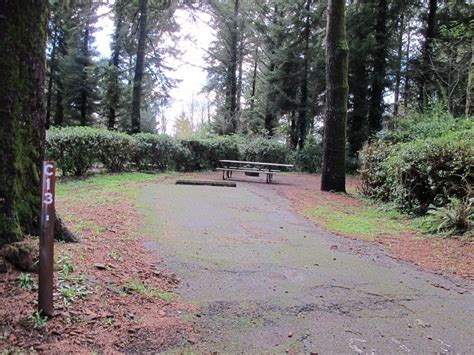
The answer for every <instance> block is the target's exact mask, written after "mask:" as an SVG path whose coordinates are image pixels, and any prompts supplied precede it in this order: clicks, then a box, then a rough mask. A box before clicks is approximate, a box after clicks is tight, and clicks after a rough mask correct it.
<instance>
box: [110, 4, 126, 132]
mask: <svg viewBox="0 0 474 355" xmlns="http://www.w3.org/2000/svg"><path fill="white" fill-rule="evenodd" d="M116 6H117V20H116V23H115V32H114V39H113V51H112V57H111V58H110V63H109V66H111V67H112V68H110V69H112V75H113V78H112V80H113V83H110V85H111V86H112V87H111V88H109V90H111V96H110V101H109V110H108V111H109V112H108V122H107V128H108V129H115V124H116V121H117V119H116V116H117V113H116V111H117V105H118V101H119V93H118V88H119V86H120V83H119V75H118V72H119V63H120V51H121V46H120V44H121V42H120V34H121V32H122V25H123V18H122V17H123V15H122V11H121V9H120V8H119V6H121V4H119V5H116Z"/></svg>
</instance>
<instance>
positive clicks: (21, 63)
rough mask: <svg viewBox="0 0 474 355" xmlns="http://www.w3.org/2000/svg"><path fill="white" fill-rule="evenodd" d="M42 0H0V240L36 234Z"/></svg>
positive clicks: (44, 16) (41, 129) (42, 109)
mask: <svg viewBox="0 0 474 355" xmlns="http://www.w3.org/2000/svg"><path fill="white" fill-rule="evenodd" d="M47 19H48V11H47V1H43V0H31V1H7V0H0V33H1V34H2V35H1V36H2V37H1V40H0V53H2V59H1V60H0V112H1V120H0V147H1V149H2V154H0V245H1V244H6V243H11V242H14V241H16V240H19V239H20V238H21V236H22V235H24V234H38V231H39V206H40V189H39V185H40V184H39V175H40V163H41V160H42V158H43V153H42V149H43V146H44V138H45V118H46V116H45V113H46V112H45V105H44V101H43V98H44V74H45V46H46V23H47Z"/></svg>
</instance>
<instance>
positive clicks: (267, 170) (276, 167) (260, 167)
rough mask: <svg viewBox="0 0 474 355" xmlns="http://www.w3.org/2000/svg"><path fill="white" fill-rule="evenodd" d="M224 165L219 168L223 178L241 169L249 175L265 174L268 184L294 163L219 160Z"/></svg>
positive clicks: (229, 176) (227, 177)
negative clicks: (275, 175)
mask: <svg viewBox="0 0 474 355" xmlns="http://www.w3.org/2000/svg"><path fill="white" fill-rule="evenodd" d="M219 162H220V163H221V165H222V167H221V168H217V170H222V180H226V179H230V178H232V173H233V172H234V171H241V172H243V173H244V174H245V175H247V176H260V174H265V175H266V179H267V184H269V183H271V182H272V181H273V175H274V174H276V173H278V172H280V171H281V170H280V169H281V168H292V167H293V165H292V164H277V163H265V162H257V161H241V160H226V159H223V160H219Z"/></svg>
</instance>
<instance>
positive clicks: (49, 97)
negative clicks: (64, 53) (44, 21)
mask: <svg viewBox="0 0 474 355" xmlns="http://www.w3.org/2000/svg"><path fill="white" fill-rule="evenodd" d="M52 37H53V38H52V39H53V42H52V44H51V46H52V48H51V59H50V61H49V80H48V92H47V95H46V129H48V128H49V126H50V125H51V102H52V99H53V82H54V76H55V75H56V74H55V73H56V70H57V63H56V50H57V42H58V29H57V28H54V29H53V35H52Z"/></svg>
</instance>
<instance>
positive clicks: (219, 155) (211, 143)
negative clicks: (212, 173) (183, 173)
mask: <svg viewBox="0 0 474 355" xmlns="http://www.w3.org/2000/svg"><path fill="white" fill-rule="evenodd" d="M182 144H183V145H184V146H185V147H187V148H188V149H189V151H190V152H191V157H192V158H191V160H190V161H189V162H188V164H187V166H186V170H209V169H214V168H216V167H218V166H219V160H222V159H232V160H239V159H240V151H239V145H238V138H237V137H232V136H216V137H210V138H199V139H186V140H183V141H182Z"/></svg>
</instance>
